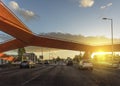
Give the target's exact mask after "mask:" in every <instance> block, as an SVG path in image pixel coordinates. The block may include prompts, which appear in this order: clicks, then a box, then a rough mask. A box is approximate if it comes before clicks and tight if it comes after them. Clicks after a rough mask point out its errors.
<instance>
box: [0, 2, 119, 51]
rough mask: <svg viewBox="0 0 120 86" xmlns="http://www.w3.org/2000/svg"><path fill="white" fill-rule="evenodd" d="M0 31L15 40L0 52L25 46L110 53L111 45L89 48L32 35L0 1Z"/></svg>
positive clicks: (117, 45)
mask: <svg viewBox="0 0 120 86" xmlns="http://www.w3.org/2000/svg"><path fill="white" fill-rule="evenodd" d="M0 30H1V31H3V32H5V33H7V34H9V35H11V36H13V37H14V38H16V39H13V40H10V41H8V42H5V43H3V44H0V52H5V51H9V50H13V49H17V48H22V47H26V46H42V47H48V48H58V49H67V50H76V51H86V52H96V51H99V50H104V51H106V52H109V51H111V45H101V46H91V45H85V44H80V43H74V42H70V41H63V40H59V39H53V38H47V37H43V36H37V35H34V34H33V32H32V31H31V30H30V29H29V28H28V27H27V26H25V25H24V24H23V23H22V22H21V21H20V20H19V19H18V18H17V17H16V16H15V15H14V13H12V12H11V11H10V10H9V9H8V8H7V7H6V6H5V5H4V4H3V3H2V2H1V1H0ZM114 51H120V44H114Z"/></svg>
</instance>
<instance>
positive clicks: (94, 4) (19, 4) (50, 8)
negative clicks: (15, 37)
mask: <svg viewBox="0 0 120 86" xmlns="http://www.w3.org/2000/svg"><path fill="white" fill-rule="evenodd" d="M2 1H3V2H4V3H5V4H6V5H7V6H8V8H9V9H11V10H12V11H13V12H14V13H15V14H16V15H17V17H18V18H19V19H20V20H22V22H23V23H25V24H26V25H27V26H28V27H29V29H30V30H32V31H33V33H35V34H39V33H48V32H62V33H70V34H75V35H79V34H80V35H83V36H105V37H108V38H110V37H111V32H110V28H111V27H110V21H109V20H106V21H105V20H102V18H103V17H107V18H111V19H113V29H114V33H113V36H114V38H120V34H119V33H120V30H119V27H120V24H119V23H120V20H119V18H120V11H119V8H120V4H119V3H120V0H2Z"/></svg>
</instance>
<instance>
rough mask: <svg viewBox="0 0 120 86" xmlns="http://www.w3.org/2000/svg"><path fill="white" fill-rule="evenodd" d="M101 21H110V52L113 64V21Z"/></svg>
mask: <svg viewBox="0 0 120 86" xmlns="http://www.w3.org/2000/svg"><path fill="white" fill-rule="evenodd" d="M102 19H103V20H110V21H111V44H112V47H111V51H112V62H113V56H114V55H113V19H111V18H102Z"/></svg>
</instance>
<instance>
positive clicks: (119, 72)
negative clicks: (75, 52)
mask: <svg viewBox="0 0 120 86" xmlns="http://www.w3.org/2000/svg"><path fill="white" fill-rule="evenodd" d="M0 86H120V69H114V68H94V70H93V71H90V70H79V69H78V68H76V67H74V66H66V65H41V66H37V67H36V68H32V69H20V68H12V69H6V70H5V69H4V70H0Z"/></svg>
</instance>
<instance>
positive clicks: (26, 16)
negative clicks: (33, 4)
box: [9, 1, 39, 21]
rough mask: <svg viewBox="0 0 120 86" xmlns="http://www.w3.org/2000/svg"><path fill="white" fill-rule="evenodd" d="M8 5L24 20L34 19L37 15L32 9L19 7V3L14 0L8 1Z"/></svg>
mask: <svg viewBox="0 0 120 86" xmlns="http://www.w3.org/2000/svg"><path fill="white" fill-rule="evenodd" d="M9 6H10V8H11V9H13V10H14V11H16V12H17V13H18V14H19V15H20V16H22V17H23V18H24V19H25V20H26V21H30V20H34V19H36V18H37V17H39V16H38V15H37V14H35V13H34V12H33V11H30V10H26V9H23V8H20V6H19V4H18V3H17V2H15V1H10V2H9Z"/></svg>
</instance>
